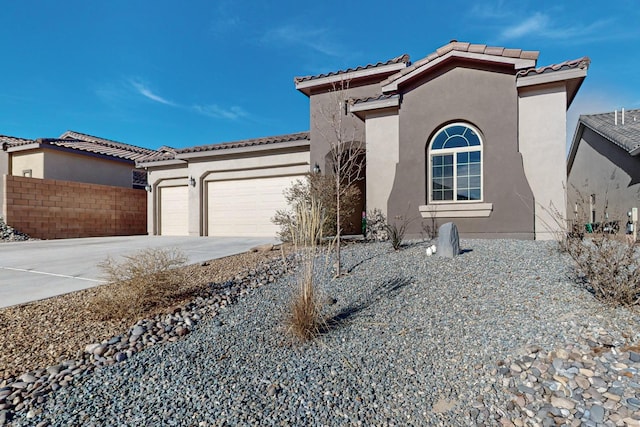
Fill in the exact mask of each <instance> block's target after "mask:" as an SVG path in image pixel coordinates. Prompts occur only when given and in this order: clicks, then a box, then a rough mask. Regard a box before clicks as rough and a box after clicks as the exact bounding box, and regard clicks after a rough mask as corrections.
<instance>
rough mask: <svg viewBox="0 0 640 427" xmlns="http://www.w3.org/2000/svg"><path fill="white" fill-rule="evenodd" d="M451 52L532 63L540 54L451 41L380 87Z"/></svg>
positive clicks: (393, 76) (390, 78)
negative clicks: (518, 59) (500, 57)
mask: <svg viewBox="0 0 640 427" xmlns="http://www.w3.org/2000/svg"><path fill="white" fill-rule="evenodd" d="M451 51H458V52H470V53H479V54H484V55H493V56H503V57H508V58H520V59H531V60H534V61H535V60H537V59H538V55H539V54H540V52H538V51H530V50H522V49H505V48H504V47H496V46H487V45H485V44H471V43H467V42H459V41H457V40H451V42H449V43H448V44H446V45H444V46H442V47H439V48H438V49H436V51H435V52H432V53H430V54H429V55H427V56H426V57H424V58H422V59H420V60H419V61H416V62H414V63H413V64H411V65H410V66H408V67H407V68H403V69H402V70H400V71H398V72H397V73H395V74H393V75H391V76H389V77H388V78H387V79H386V80H384V81H383V82H382V83H381V85H382V86H386V85H388V84H390V83H392V82H394V81H395V80H398V79H399V78H401V77H402V76H404V75H406V74H408V73H411V72H413V71H414V70H416V69H418V68H420V67H422V66H424V65H426V64H428V63H429V62H431V61H434V60H436V59H438V58H440V57H442V56H444V55H446V54H447V53H449V52H451Z"/></svg>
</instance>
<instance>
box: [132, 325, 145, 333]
mask: <svg viewBox="0 0 640 427" xmlns="http://www.w3.org/2000/svg"><path fill="white" fill-rule="evenodd" d="M145 332H147V330H146V329H145V327H144V326H140V325H136V326H134V327H133V329H132V330H131V335H132V336H140V335H142V334H144V333H145Z"/></svg>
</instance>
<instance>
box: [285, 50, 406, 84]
mask: <svg viewBox="0 0 640 427" xmlns="http://www.w3.org/2000/svg"><path fill="white" fill-rule="evenodd" d="M401 62H404V63H406V64H408V63H410V57H409V54H407V53H403V54H402V55H399V56H396V57H395V58H391V59H388V60H387V61H379V62H376V63H375V64H374V63H369V64H366V65H359V66H356V67H350V68H347V69H344V70H338V71H331V72H328V73H321V74H316V75H310V76H300V77H294V78H293V81H294V83H301V82H305V81H309V80H315V79H320V78H323V77H331V76H337V75H340V74H347V73H352V72H354V71H360V70H367V69H370V68H377V67H382V66H385V65H392V64H399V63H401Z"/></svg>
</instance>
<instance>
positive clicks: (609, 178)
mask: <svg viewBox="0 0 640 427" xmlns="http://www.w3.org/2000/svg"><path fill="white" fill-rule="evenodd" d="M568 183H569V186H568V187H569V188H568V196H567V197H568V208H567V210H568V215H569V217H570V218H573V217H574V210H575V204H576V203H578V205H579V206H578V211H579V213H580V216H582V217H584V216H585V215H587V211H588V210H589V206H588V204H589V196H590V195H591V194H595V196H596V198H595V206H594V207H595V210H596V220H597V221H602V220H603V216H604V213H605V210H606V212H607V213H608V214H609V220H618V221H620V229H621V230H623V227H624V224H625V223H626V221H627V217H626V214H627V212H628V211H629V210H630V209H631V208H632V207H637V208H640V158H638V157H633V156H631V155H629V153H628V152H627V151H625V150H623V149H622V148H619V147H617V146H615V145H614V144H612V143H611V142H609V141H607V140H606V139H604V138H603V137H602V136H600V135H598V134H596V133H595V132H593V131H592V130H591V129H589V128H585V130H584V132H583V134H582V139H581V140H580V143H579V145H578V149H577V151H576V155H575V158H574V161H573V165H572V167H571V171H570V172H569V178H568ZM577 192H579V193H580V194H579V195H578V194H577ZM605 208H606V209H605ZM583 219H584V218H583ZM623 232H624V231H623Z"/></svg>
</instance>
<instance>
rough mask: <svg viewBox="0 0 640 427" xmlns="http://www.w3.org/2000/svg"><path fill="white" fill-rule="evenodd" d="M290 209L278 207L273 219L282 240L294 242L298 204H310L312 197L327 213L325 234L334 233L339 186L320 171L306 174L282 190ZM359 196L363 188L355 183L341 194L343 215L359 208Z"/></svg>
mask: <svg viewBox="0 0 640 427" xmlns="http://www.w3.org/2000/svg"><path fill="white" fill-rule="evenodd" d="M283 194H284V197H285V200H286V201H287V205H289V207H290V208H289V209H280V210H277V211H276V213H275V215H274V217H273V218H272V219H271V222H273V223H274V224H276V225H277V226H279V231H278V233H277V235H278V238H279V239H280V240H282V241H283V242H291V241H292V239H293V237H292V229H293V228H295V227H296V223H297V218H296V211H297V207H298V206H300V205H302V206H308V205H309V203H310V202H311V199H312V198H313V199H315V200H317V201H318V202H319V203H320V205H321V206H322V209H323V213H324V222H323V235H324V236H332V235H333V234H334V233H335V230H336V223H337V205H336V200H337V197H336V188H335V185H334V181H333V177H331V176H327V175H321V174H310V175H307V176H306V177H305V178H304V179H303V180H300V179H298V180H296V181H295V182H294V183H293V184H292V185H291V187H289V188H287V189H285V190H284V192H283ZM359 198H360V190H359V189H358V188H357V187H356V186H354V185H352V186H351V187H349V188H347V189H345V191H343V193H342V194H341V195H340V206H341V210H342V215H343V217H347V218H349V217H351V216H352V215H353V214H354V213H355V210H356V205H357V202H358V200H359Z"/></svg>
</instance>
